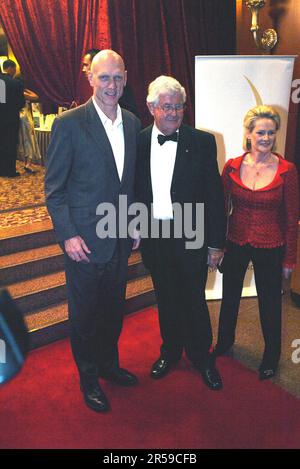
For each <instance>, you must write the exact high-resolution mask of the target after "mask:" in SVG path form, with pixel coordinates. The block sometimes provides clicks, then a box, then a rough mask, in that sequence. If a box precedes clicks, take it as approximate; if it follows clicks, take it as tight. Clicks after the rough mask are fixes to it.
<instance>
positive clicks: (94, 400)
mask: <svg viewBox="0 0 300 469" xmlns="http://www.w3.org/2000/svg"><path fill="white" fill-rule="evenodd" d="M80 389H81V391H82V393H83V398H84V401H85V403H86V405H87V406H88V407H89V408H90V409H92V410H94V411H95V412H107V411H108V410H110V404H109V401H108V399H107V397H106V396H105V394H104V392H103V391H102V389H101V388H100V386H99V384H95V385H94V386H93V387H88V388H84V387H83V386H82V385H80Z"/></svg>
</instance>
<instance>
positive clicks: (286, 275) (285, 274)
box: [282, 267, 293, 280]
mask: <svg viewBox="0 0 300 469" xmlns="http://www.w3.org/2000/svg"><path fill="white" fill-rule="evenodd" d="M292 272H293V269H290V268H289V267H283V269H282V274H283V278H284V279H285V280H288V279H289V278H290V275H291V273H292Z"/></svg>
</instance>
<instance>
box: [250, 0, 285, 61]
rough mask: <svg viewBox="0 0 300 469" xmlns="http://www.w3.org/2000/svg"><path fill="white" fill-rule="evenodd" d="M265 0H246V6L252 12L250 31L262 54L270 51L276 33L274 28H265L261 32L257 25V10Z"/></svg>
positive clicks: (274, 41) (263, 4) (275, 41)
mask: <svg viewBox="0 0 300 469" xmlns="http://www.w3.org/2000/svg"><path fill="white" fill-rule="evenodd" d="M265 4H266V2H265V0H246V6H247V7H248V8H249V10H250V11H251V13H252V24H251V29H250V31H251V32H252V33H253V37H254V41H255V44H256V45H257V47H258V49H260V50H261V51H262V52H263V53H264V54H270V51H271V50H272V49H273V47H274V46H275V45H276V43H277V39H278V37H277V33H276V31H275V29H266V30H265V31H264V32H263V33H262V34H261V33H260V28H259V25H258V16H259V10H260V9H261V8H263V7H264V6H265Z"/></svg>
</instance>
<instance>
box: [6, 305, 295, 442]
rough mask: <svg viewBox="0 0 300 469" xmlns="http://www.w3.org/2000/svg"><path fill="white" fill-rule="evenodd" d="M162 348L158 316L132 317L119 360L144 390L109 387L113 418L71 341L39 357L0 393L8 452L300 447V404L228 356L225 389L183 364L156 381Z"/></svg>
mask: <svg viewBox="0 0 300 469" xmlns="http://www.w3.org/2000/svg"><path fill="white" fill-rule="evenodd" d="M159 344H160V337H159V329H158V323H157V316H156V312H155V310H153V309H148V310H145V311H143V312H141V313H137V314H135V315H132V316H131V317H129V318H127V319H126V320H125V325H124V330H123V334H122V340H121V347H120V350H121V364H122V366H124V367H126V368H128V369H130V370H132V371H133V372H136V373H137V375H138V376H139V379H140V385H139V386H138V387H136V388H120V387H117V386H116V385H113V384H110V383H107V382H104V381H103V389H104V390H105V391H106V393H107V395H108V397H109V399H110V402H111V405H112V411H111V412H110V413H108V414H97V413H94V412H92V411H91V410H89V409H88V408H86V406H85V405H84V403H83V400H82V395H81V392H80V390H79V386H78V380H77V372H76V369H75V366H74V363H73V360H72V357H71V353H70V347H69V342H68V341H67V340H64V341H60V342H56V343H55V344H53V345H50V346H47V347H44V348H42V349H39V350H35V351H33V352H32V353H31V354H30V356H29V357H28V359H27V362H26V364H25V366H24V369H23V370H22V372H21V373H20V374H19V375H18V376H17V377H16V378H15V379H13V380H12V381H11V382H9V383H7V384H6V385H4V386H3V387H2V388H1V389H0V405H1V411H0V412H1V414H0V428H1V431H0V448H104V449H106V448H112V449H118V448H121V449H127V448H149V449H150V448H151V449H166V448H170V449H171V448H172V449H173V448H174V449H176V448H191V449H193V448H199V449H201V448H299V445H300V444H299V442H300V425H299V415H300V400H298V399H296V398H294V397H293V396H291V395H289V394H288V393H287V392H285V391H283V390H282V389H280V388H278V387H277V386H275V385H273V384H272V383H271V382H259V381H258V379H257V374H256V373H254V372H252V371H249V370H247V369H246V368H245V367H243V366H242V365H241V364H239V363H237V362H235V361H234V360H232V359H230V358H222V359H220V360H219V369H220V371H221V373H222V376H223V383H224V390H222V391H220V392H213V391H210V390H209V389H208V388H207V387H206V386H205V385H204V384H203V383H202V380H201V377H199V375H198V374H197V372H196V371H194V370H193V369H192V368H191V366H190V364H189V363H188V362H187V361H186V360H185V359H182V361H181V362H180V365H179V366H178V368H177V369H176V370H174V371H173V372H172V373H170V375H168V376H167V377H166V378H164V379H163V380H161V381H154V380H152V379H151V378H150V377H149V369H150V366H151V364H152V362H153V361H154V360H155V359H156V358H157V356H158V353H159Z"/></svg>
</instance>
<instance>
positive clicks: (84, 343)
mask: <svg viewBox="0 0 300 469" xmlns="http://www.w3.org/2000/svg"><path fill="white" fill-rule="evenodd" d="M126 79H127V72H126V70H125V66H124V62H123V59H122V58H121V57H120V56H119V55H118V54H117V53H116V52H114V51H112V50H103V51H101V52H99V53H98V54H97V55H96V56H95V57H94V60H93V63H92V67H91V70H90V72H89V81H90V84H91V86H92V88H93V96H92V98H91V99H90V100H89V101H88V102H87V103H85V104H83V105H82V106H79V107H78V108H76V109H73V110H70V111H67V112H65V113H63V114H62V115H61V116H59V117H58V118H57V119H56V120H55V122H54V124H53V128H52V136H51V141H50V145H49V149H48V153H47V159H46V181H45V191H46V200H47V207H48V210H49V213H50V215H51V218H52V221H53V225H54V229H55V231H56V234H57V238H58V241H59V242H60V244H61V246H62V248H63V250H64V256H65V270H66V281H67V291H68V305H69V319H70V336H71V346H72V352H73V356H74V359H75V361H76V364H77V367H78V371H79V376H80V387H81V391H82V392H83V396H84V400H85V403H86V405H87V406H88V407H89V408H91V409H92V410H94V411H96V412H104V411H107V410H109V408H110V404H109V401H108V399H107V398H106V396H105V394H104V392H103V391H102V389H101V387H100V386H99V382H98V378H99V377H102V378H105V379H107V380H110V381H113V382H114V383H116V384H118V385H121V386H131V385H135V384H136V383H137V378H136V377H135V376H134V375H133V374H132V373H130V372H129V371H127V370H125V369H122V368H120V365H119V355H118V339H119V336H120V333H121V329H122V321H123V310H124V301H125V287H126V278H127V262H128V257H129V254H130V251H131V248H132V240H131V239H130V238H129V239H128V238H126V239H119V238H118V235H116V236H115V235H114V234H113V233H112V234H109V237H106V238H100V237H99V236H98V235H99V232H98V234H97V232H96V227H97V224H98V222H99V220H100V219H101V217H100V216H99V215H97V214H96V209H97V207H98V206H99V204H103V203H107V202H108V203H111V204H113V205H114V206H115V207H116V215H117V219H118V218H119V216H123V215H125V213H121V214H120V213H119V212H118V200H119V196H120V195H122V196H127V202H128V205H129V204H130V203H132V202H133V198H134V168H135V161H136V146H137V138H138V134H139V130H140V122H139V120H138V119H137V118H136V117H135V116H134V115H133V114H131V113H130V112H129V111H125V110H124V109H121V108H120V106H119V104H118V101H119V99H120V97H121V96H122V93H123V89H124V86H125V84H126ZM125 210H126V207H125V208H124V211H125ZM98 212H99V210H98ZM126 219H127V217H126Z"/></svg>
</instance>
